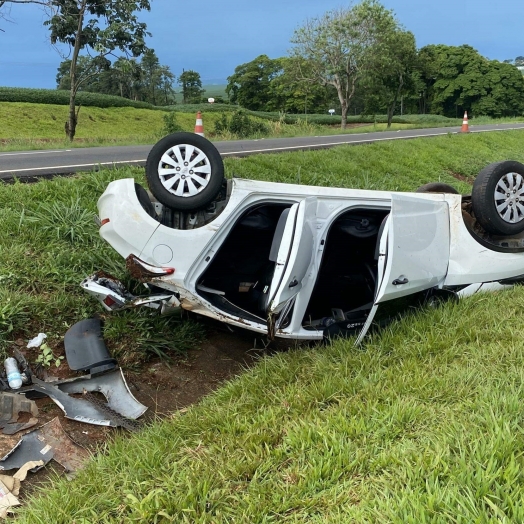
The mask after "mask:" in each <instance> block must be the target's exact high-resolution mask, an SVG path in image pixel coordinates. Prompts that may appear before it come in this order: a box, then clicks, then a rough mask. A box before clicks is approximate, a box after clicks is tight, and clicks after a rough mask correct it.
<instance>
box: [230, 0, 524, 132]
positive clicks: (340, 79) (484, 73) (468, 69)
mask: <svg viewBox="0 0 524 524" xmlns="http://www.w3.org/2000/svg"><path fill="white" fill-rule="evenodd" d="M292 43H293V44H294V47H293V49H292V51H291V53H290V56H289V57H285V58H277V59H270V58H268V57H267V56H266V55H261V56H259V57H257V58H255V59H254V60H252V61H251V62H248V63H246V64H242V65H239V66H238V67H237V68H236V69H235V72H234V74H233V75H231V76H230V77H229V78H228V85H227V88H226V91H227V93H228V95H229V98H230V100H231V101H232V102H233V103H238V104H239V105H242V106H244V107H246V108H248V109H253V110H266V111H286V112H325V111H326V110H327V109H328V108H334V107H338V108H339V111H340V113H341V115H342V127H344V126H345V124H346V118H347V114H348V112H351V113H353V112H354V113H355V114H357V113H358V114H361V113H367V114H377V113H386V114H387V115H388V123H389V124H391V119H392V117H393V115H394V113H395V112H398V111H399V110H400V111H401V112H412V113H434V114H441V115H445V116H449V117H456V116H461V115H462V114H463V113H464V111H469V112H470V113H472V114H473V115H489V116H493V117H498V116H507V115H515V114H522V112H524V78H523V76H522V74H521V73H520V71H519V70H518V69H517V68H516V67H515V66H518V65H524V57H517V58H516V59H515V60H514V61H513V60H507V61H505V62H499V61H497V60H488V59H487V58H485V57H483V56H481V55H480V54H479V53H478V52H477V51H476V50H475V49H473V48H472V47H470V46H468V45H463V46H460V47H454V46H445V45H429V46H426V47H423V48H422V49H420V50H417V47H416V43H415V38H414V36H413V34H412V33H411V32H409V31H406V30H405V29H404V28H403V27H402V26H401V25H400V24H399V22H398V21H397V19H396V18H395V16H394V14H393V12H392V11H389V10H387V9H386V8H385V7H384V6H382V5H381V4H380V3H379V2H378V1H377V0H363V1H362V2H360V3H359V4H356V5H354V6H352V7H350V8H347V9H338V10H335V11H330V12H328V13H326V14H324V15H323V16H322V17H320V18H316V19H313V20H309V21H307V22H306V23H305V25H304V26H302V27H301V28H299V29H298V30H297V31H296V32H295V34H294V37H293V39H292Z"/></svg>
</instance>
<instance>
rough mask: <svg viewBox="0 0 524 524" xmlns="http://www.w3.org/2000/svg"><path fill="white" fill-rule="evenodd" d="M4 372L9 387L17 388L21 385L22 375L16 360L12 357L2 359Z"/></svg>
mask: <svg viewBox="0 0 524 524" xmlns="http://www.w3.org/2000/svg"><path fill="white" fill-rule="evenodd" d="M4 367H5V372H6V373H7V382H9V387H10V388H11V389H19V388H20V387H21V386H22V376H21V375H20V371H19V370H18V362H17V361H16V359H14V358H13V357H9V358H6V359H5V360H4Z"/></svg>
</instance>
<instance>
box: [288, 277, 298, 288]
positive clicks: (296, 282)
mask: <svg viewBox="0 0 524 524" xmlns="http://www.w3.org/2000/svg"><path fill="white" fill-rule="evenodd" d="M295 286H298V280H297V279H296V278H294V279H293V280H292V281H291V282H290V283H289V286H288V287H290V288H292V287H295Z"/></svg>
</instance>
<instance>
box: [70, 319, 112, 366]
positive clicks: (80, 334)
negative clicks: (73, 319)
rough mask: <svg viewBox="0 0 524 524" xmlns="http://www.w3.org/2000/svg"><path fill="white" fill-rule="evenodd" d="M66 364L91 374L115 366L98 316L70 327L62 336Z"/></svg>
mask: <svg viewBox="0 0 524 524" xmlns="http://www.w3.org/2000/svg"><path fill="white" fill-rule="evenodd" d="M64 346H65V354H66V359H67V364H68V365H69V367H70V368H71V369H72V370H73V371H89V372H90V373H91V374H95V373H97V372H98V373H99V372H102V371H107V370H109V369H113V368H115V367H116V364H117V361H116V359H114V358H112V357H111V355H110V354H109V351H108V349H107V347H106V343H105V342H104V339H103V338H102V323H101V322H100V320H99V319H98V318H88V319H86V320H81V321H80V322H77V323H76V324H74V325H73V326H72V327H70V328H69V329H68V330H67V332H66V334H65V336H64Z"/></svg>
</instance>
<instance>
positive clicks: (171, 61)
mask: <svg viewBox="0 0 524 524" xmlns="http://www.w3.org/2000/svg"><path fill="white" fill-rule="evenodd" d="M382 3H383V4H384V5H385V6H386V7H387V8H388V9H392V10H393V11H394V12H395V14H396V15H397V18H398V20H399V21H400V23H401V24H402V25H403V26H404V27H405V28H406V29H408V30H410V31H412V32H413V33H414V34H415V37H416V40H417V45H418V47H422V46H424V45H427V44H447V45H462V44H470V45H472V46H473V47H475V48H476V49H477V50H478V51H479V52H480V53H481V54H483V55H484V56H486V57H488V58H491V59H497V60H504V59H507V58H511V59H513V58H515V57H516V56H520V55H524V36H523V35H524V32H523V30H522V24H523V23H524V22H523V20H524V16H523V15H524V2H522V0H498V1H497V2H494V1H493V0H438V1H435V0H383V2H382ZM348 5H349V2H343V1H340V0H265V1H263V2H253V1H250V0H220V1H216V0H215V1H211V0H193V1H190V2H187V1H186V2H180V1H178V0H152V1H151V12H149V13H144V14H142V15H140V18H141V19H143V20H144V21H145V22H146V23H147V26H148V29H149V31H150V32H151V33H152V37H151V38H149V40H148V45H149V47H152V48H154V49H155V51H156V53H157V55H158V57H159V58H160V62H161V63H162V64H163V65H168V66H169V67H170V68H171V71H172V72H173V73H174V74H175V75H177V76H178V75H179V74H180V73H181V72H182V70H183V69H193V70H195V71H198V72H199V73H200V75H201V77H202V79H203V81H204V83H222V82H225V79H226V78H227V77H228V76H229V75H231V74H232V73H233V71H234V69H235V67H236V66H237V65H239V64H242V63H244V62H248V61H250V60H252V59H253V58H255V57H256V56H258V55H260V54H267V55H268V56H270V57H271V58H277V57H279V56H284V55H285V54H286V53H287V51H288V49H289V48H290V43H289V42H290V39H291V37H292V35H293V31H294V30H295V29H296V28H297V27H299V26H300V25H301V24H302V23H303V22H304V21H305V20H306V19H308V18H313V17H315V16H318V15H321V14H322V13H324V12H325V11H328V10H330V9H334V8H338V7H341V6H348ZM44 20H45V15H44V13H43V12H42V10H41V9H40V8H39V7H37V6H34V5H19V6H13V7H12V8H11V11H10V17H9V20H7V21H6V20H0V29H2V30H3V31H0V86H16V87H46V88H54V87H56V84H55V75H56V70H57V67H58V65H59V63H60V61H61V60H62V58H61V56H60V54H59V52H58V51H57V49H56V48H54V47H52V46H51V45H50V43H49V39H48V30H47V28H45V27H44V26H43V25H42V22H43V21H44ZM60 51H61V52H62V53H66V52H67V49H64V48H62V49H60Z"/></svg>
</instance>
